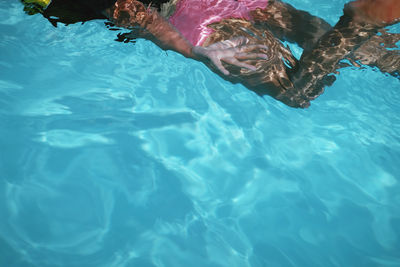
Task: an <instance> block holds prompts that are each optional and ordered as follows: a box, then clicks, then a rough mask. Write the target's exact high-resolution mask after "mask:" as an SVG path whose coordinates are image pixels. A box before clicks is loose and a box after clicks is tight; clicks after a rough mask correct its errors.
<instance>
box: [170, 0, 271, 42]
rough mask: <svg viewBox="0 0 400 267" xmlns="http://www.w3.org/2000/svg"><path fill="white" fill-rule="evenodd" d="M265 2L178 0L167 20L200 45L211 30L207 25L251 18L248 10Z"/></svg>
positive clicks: (265, 4)
mask: <svg viewBox="0 0 400 267" xmlns="http://www.w3.org/2000/svg"><path fill="white" fill-rule="evenodd" d="M267 4H268V0H237V1H235V0H180V1H179V2H178V4H177V6H176V10H175V13H174V14H173V15H172V16H171V17H170V18H169V21H170V22H171V24H172V25H174V26H175V27H176V28H177V29H178V30H179V31H180V32H181V33H182V35H183V36H185V38H186V39H188V40H189V41H190V42H191V43H192V44H193V45H202V44H203V42H204V41H205V40H206V39H207V37H208V36H209V35H210V34H211V33H212V32H213V30H212V29H210V28H208V27H207V25H209V24H211V23H214V22H219V21H221V20H223V19H228V18H242V19H246V20H251V15H250V11H252V10H255V9H256V8H262V9H264V8H266V7H267Z"/></svg>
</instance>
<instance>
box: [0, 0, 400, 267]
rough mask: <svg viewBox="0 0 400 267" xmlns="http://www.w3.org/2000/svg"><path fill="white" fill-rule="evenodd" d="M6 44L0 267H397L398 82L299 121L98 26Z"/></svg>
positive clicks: (315, 9)
mask: <svg viewBox="0 0 400 267" xmlns="http://www.w3.org/2000/svg"><path fill="white" fill-rule="evenodd" d="M287 2H289V3H292V4H294V5H295V6H296V7H298V8H302V9H306V10H308V11H310V12H312V13H313V14H316V15H319V16H321V17H324V18H325V19H327V20H328V21H329V22H330V23H332V24H333V23H334V22H335V21H336V20H337V19H338V17H339V16H340V14H341V8H342V6H343V4H344V3H345V1H344V0H336V1H329V3H328V2H326V3H324V4H322V2H321V1H315V0H309V1H300V0H298V1H287ZM320 2H321V3H320ZM396 29H397V30H398V28H395V30H396ZM0 33H1V35H0V36H1V38H0V53H1V54H0V198H1V201H0V266H1V267H53V266H62V267H64V266H65V267H91V266H96V267H98V266H101V267H103V266H104V267H125V266H126V267H131V266H134V267H155V266H157V267H159V266H163V267H164V266H165V267H169V266H171V267H181V266H182V267H183V266H185V267H186V266H192V267H197V266H199V267H217V266H218V267H228V266H229V267H236V266H237V267H249V266H251V267H264V266H278V267H280V266H305V267H309V266H324V267H325V266H393V267H394V266H400V166H399V162H400V143H399V141H400V116H399V112H400V107H399V105H398V104H399V103H400V90H399V89H400V81H399V79H398V78H394V77H391V76H387V75H384V74H382V73H380V72H379V71H377V70H375V69H371V68H364V69H353V68H348V69H343V70H341V71H340V72H341V73H340V75H339V76H338V80H337V82H336V83H335V84H334V85H333V86H332V87H330V88H328V89H327V90H326V92H325V93H324V94H323V95H322V96H321V97H319V98H318V99H317V100H316V101H314V102H313V103H312V105H311V107H310V108H309V109H306V110H299V109H292V108H289V107H287V106H285V105H283V104H281V103H279V102H277V101H276V100H274V99H272V98H269V97H265V98H260V97H258V96H256V95H255V94H254V93H252V92H250V91H248V90H246V88H244V87H243V86H241V85H232V84H230V83H228V82H226V81H224V80H222V79H221V78H219V77H217V76H216V75H215V74H213V73H212V72H210V71H209V70H208V69H207V68H206V67H205V66H204V65H202V64H201V63H198V62H195V61H192V60H189V59H186V58H184V57H182V56H180V55H178V54H176V53H173V52H165V51H162V50H160V49H158V48H157V47H156V46H155V45H153V44H152V43H150V42H148V41H144V40H139V41H138V42H137V43H136V44H123V43H119V42H115V41H114V39H115V35H116V33H115V32H112V31H109V30H107V29H106V27H104V24H103V22H101V21H93V22H89V23H85V24H84V25H81V24H77V25H70V26H68V27H65V26H62V25H60V26H59V27H58V28H54V27H52V26H51V25H50V24H49V23H48V22H46V21H45V20H44V19H43V18H41V17H40V16H32V17H28V16H25V15H24V14H23V12H22V11H21V5H20V4H19V3H18V1H16V0H12V1H11V0H0Z"/></svg>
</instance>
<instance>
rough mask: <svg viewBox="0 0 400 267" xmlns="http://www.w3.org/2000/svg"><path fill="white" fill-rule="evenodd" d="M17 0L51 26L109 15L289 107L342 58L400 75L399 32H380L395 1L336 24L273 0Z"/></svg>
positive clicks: (371, 3) (312, 91)
mask: <svg viewBox="0 0 400 267" xmlns="http://www.w3.org/2000/svg"><path fill="white" fill-rule="evenodd" d="M22 2H23V3H24V4H25V11H27V12H28V13H31V14H33V13H37V12H40V13H42V14H43V15H44V16H45V17H46V18H48V19H49V21H50V22H52V23H53V24H54V25H56V24H57V23H58V22H62V23H66V24H70V23H75V22H84V21H88V20H92V19H108V20H110V21H111V22H112V23H114V24H115V25H116V26H119V27H125V28H128V29H133V30H134V32H135V34H136V36H138V37H143V38H146V39H149V40H152V41H153V42H155V43H156V44H157V45H159V46H160V47H161V48H163V49H171V50H174V51H177V52H179V53H181V54H183V55H184V56H186V57H189V58H193V59H196V60H201V61H203V62H206V63H207V64H208V65H209V66H210V67H211V68H213V69H214V70H216V72H220V74H221V75H222V76H223V77H224V78H225V79H227V80H229V81H232V82H240V83H243V84H244V85H245V86H247V87H248V88H249V89H251V90H253V91H255V92H256V93H258V94H260V95H265V94H269V95H271V96H273V97H274V98H276V99H278V100H280V101H282V102H283V103H285V104H287V105H289V106H292V107H303V108H304V107H307V106H309V102H310V101H311V100H313V99H315V98H316V97H317V96H319V95H320V94H321V93H322V92H323V89H324V87H325V86H329V85H331V84H332V83H333V81H334V80H335V76H334V75H333V73H334V72H335V71H336V70H337V69H338V68H339V67H340V62H341V60H343V59H349V60H350V61H352V62H357V61H359V62H361V63H364V64H368V65H372V66H377V67H378V68H380V69H381V70H382V71H385V72H388V73H390V74H392V75H399V69H400V67H399V66H400V55H399V53H398V51H389V50H386V49H385V47H382V43H383V44H385V45H387V46H389V47H390V46H394V45H395V44H396V42H397V41H398V40H399V39H400V38H399V34H389V33H385V32H383V33H384V34H381V35H378V34H377V33H378V32H379V31H380V30H382V29H383V27H385V26H388V25H391V24H394V23H397V22H398V21H399V19H400V1H399V0H357V1H354V2H350V3H349V4H347V5H346V6H345V8H344V15H343V16H342V17H341V18H340V20H339V22H338V23H337V24H336V25H335V26H334V27H331V26H330V25H329V24H328V23H327V22H325V21H324V20H323V19H321V18H318V17H315V16H312V15H310V14H309V13H307V12H305V11H300V10H297V9H295V8H293V7H292V6H290V5H288V4H285V3H283V2H281V1H278V0H269V1H268V0H218V1H217V0H170V1H167V0H164V1H163V0H161V1H146V0H143V1H137V0H52V1H51V0H22ZM165 7H167V8H165ZM168 11H170V12H168ZM280 40H287V41H290V42H295V43H297V44H299V45H300V46H301V47H302V48H303V49H304V52H303V55H302V57H301V59H300V60H296V59H295V57H294V56H293V55H292V53H291V52H290V50H289V49H287V48H286V47H284V46H283V44H282V43H281V41H280ZM371 51H372V52H373V53H372V54H371Z"/></svg>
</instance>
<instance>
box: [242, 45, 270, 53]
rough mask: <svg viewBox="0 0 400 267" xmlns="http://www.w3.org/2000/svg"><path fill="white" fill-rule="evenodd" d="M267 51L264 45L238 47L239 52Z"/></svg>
mask: <svg viewBox="0 0 400 267" xmlns="http://www.w3.org/2000/svg"><path fill="white" fill-rule="evenodd" d="M257 49H258V50H268V46H266V45H259V44H258V45H243V46H241V47H240V49H239V50H240V51H252V50H257Z"/></svg>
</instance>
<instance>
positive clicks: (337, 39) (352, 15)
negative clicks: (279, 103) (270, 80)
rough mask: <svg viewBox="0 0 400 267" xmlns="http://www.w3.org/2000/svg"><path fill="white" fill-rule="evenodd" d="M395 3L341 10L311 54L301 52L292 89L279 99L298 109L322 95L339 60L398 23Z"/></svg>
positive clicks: (367, 1)
mask: <svg viewBox="0 0 400 267" xmlns="http://www.w3.org/2000/svg"><path fill="white" fill-rule="evenodd" d="M399 7H400V1H399V0H357V1H355V2H351V3H349V4H347V5H346V6H345V9H344V15H343V16H342V17H341V18H340V20H339V22H338V23H337V24H336V25H335V27H334V28H333V29H332V30H330V31H328V32H327V33H326V34H325V35H324V36H322V37H321V39H320V40H319V41H318V42H317V44H316V45H315V46H314V47H313V49H312V50H310V51H307V52H305V53H304V54H303V55H302V57H301V59H300V62H299V64H298V66H297V67H296V68H295V69H294V70H293V72H292V75H291V80H292V81H293V83H294V85H295V88H293V89H291V90H288V92H286V95H285V96H283V97H284V98H285V100H286V101H287V102H289V103H297V104H298V105H299V106H301V107H306V106H308V105H309V104H308V102H309V101H310V100H312V99H314V98H316V97H317V96H318V95H320V94H321V93H322V92H323V88H324V87H325V86H329V85H330V84H332V82H333V81H334V80H335V77H334V76H333V73H334V72H335V71H336V69H337V66H338V63H339V61H340V60H342V59H344V58H345V57H346V56H348V55H349V54H351V53H352V52H353V51H355V50H356V49H357V48H358V47H360V46H361V45H362V44H363V43H365V42H366V41H368V40H369V39H370V38H371V37H373V36H374V35H376V34H377V32H378V30H379V29H381V28H382V27H384V26H387V25H390V24H393V23H396V21H398V20H399V19H400V8H399Z"/></svg>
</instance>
